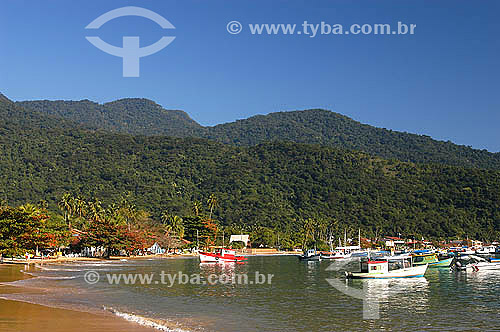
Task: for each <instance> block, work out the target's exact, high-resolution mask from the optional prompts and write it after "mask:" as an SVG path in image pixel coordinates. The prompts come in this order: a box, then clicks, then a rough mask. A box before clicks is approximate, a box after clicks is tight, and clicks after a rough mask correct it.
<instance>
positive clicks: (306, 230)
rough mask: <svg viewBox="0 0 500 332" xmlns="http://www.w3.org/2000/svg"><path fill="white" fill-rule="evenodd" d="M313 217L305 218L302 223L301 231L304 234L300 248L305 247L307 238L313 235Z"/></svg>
mask: <svg viewBox="0 0 500 332" xmlns="http://www.w3.org/2000/svg"><path fill="white" fill-rule="evenodd" d="M314 224H315V222H314V219H312V218H307V219H306V220H304V224H303V225H302V233H303V235H304V242H303V244H302V249H305V247H306V245H307V240H309V238H310V237H311V235H313V236H314Z"/></svg>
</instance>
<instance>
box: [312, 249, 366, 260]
mask: <svg viewBox="0 0 500 332" xmlns="http://www.w3.org/2000/svg"><path fill="white" fill-rule="evenodd" d="M358 252H361V248H360V247H359V246H344V247H337V248H335V250H333V251H328V252H321V258H323V259H348V258H351V257H352V256H353V254H354V253H358ZM358 257H359V256H358Z"/></svg>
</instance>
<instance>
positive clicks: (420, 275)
mask: <svg viewBox="0 0 500 332" xmlns="http://www.w3.org/2000/svg"><path fill="white" fill-rule="evenodd" d="M423 276H424V275H423V274H419V275H416V276H405V277H379V278H377V277H355V276H350V277H349V278H351V279H403V278H422V277H423Z"/></svg>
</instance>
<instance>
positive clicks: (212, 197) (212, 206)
mask: <svg viewBox="0 0 500 332" xmlns="http://www.w3.org/2000/svg"><path fill="white" fill-rule="evenodd" d="M207 204H208V208H209V209H210V215H209V217H208V219H212V213H213V211H214V209H215V208H216V207H218V206H219V202H217V197H216V196H215V194H211V195H210V197H209V198H208V200H207Z"/></svg>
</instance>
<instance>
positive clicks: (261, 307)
mask: <svg viewBox="0 0 500 332" xmlns="http://www.w3.org/2000/svg"><path fill="white" fill-rule="evenodd" d="M358 265H359V263H358V262H357V261H351V262H349V263H347V264H344V263H340V262H329V261H322V262H302V261H299V260H298V259H297V258H296V257H293V256H260V257H249V259H248V262H247V263H245V264H233V263H226V264H208V265H207V264H200V263H199V261H198V259H197V258H178V259H154V260H127V261H112V262H75V263H66V264H63V265H50V264H45V265H37V266H35V267H24V268H23V266H19V267H18V268H19V269H21V270H23V272H24V273H26V274H27V275H30V276H32V277H34V278H30V279H25V280H19V281H15V282H12V283H7V284H10V285H15V286H23V287H22V289H23V290H24V291H23V292H19V293H14V294H6V295H2V297H4V298H8V299H17V300H22V301H27V302H32V303H38V304H44V305H49V306H54V307H60V308H68V309H74V310H80V311H87V312H103V311H107V312H110V313H112V314H114V315H117V316H120V317H122V318H123V319H127V320H130V321H134V322H136V323H140V324H143V325H147V326H152V327H155V328H157V329H158V330H163V331H218V332H225V331H240V332H256V331H500V321H499V317H500V271H484V272H482V271H479V272H474V273H470V272H469V273H466V272H453V271H450V270H449V269H447V268H444V269H443V268H440V269H429V270H428V271H427V273H426V275H425V277H423V278H409V279H394V280H365V281H361V280H349V281H346V280H345V277H344V271H345V270H357V269H358ZM16 268H17V267H16ZM162 271H163V276H164V278H163V280H162V279H161V275H162ZM179 272H180V273H181V274H183V275H186V276H189V279H190V281H193V282H185V281H186V280H185V278H184V280H181V282H179ZM257 272H258V274H259V275H260V277H256V273H257ZM123 273H124V274H130V275H136V274H140V275H150V276H151V275H152V276H153V278H152V279H151V280H152V282H151V283H148V282H147V280H146V282H144V284H142V283H141V282H140V280H139V279H136V282H135V284H131V282H129V284H126V283H125V282H124V281H123V279H122V280H121V282H120V283H118V284H110V282H109V280H108V274H109V275H111V274H113V275H115V276H116V275H120V274H123ZM245 274H246V275H247V276H248V279H247V280H248V282H247V283H246V284H245V283H244V282H245V280H244V279H243V277H241V280H236V279H234V280H235V283H233V282H232V281H233V278H236V277H235V276H237V275H245ZM174 275H176V277H175V278H177V279H176V280H175V282H171V280H172V279H171V278H173V276H174ZM269 275H272V278H271V280H270V282H269V278H268V276H269ZM85 276H87V280H89V279H90V281H91V282H95V283H94V284H89V283H88V282H87V281H86V280H85ZM96 276H98V277H99V281H97V278H96ZM168 276H170V279H169V277H168ZM263 276H265V277H266V280H265V282H263V280H264V279H263V278H264V277H263ZM193 278H194V279H193ZM209 278H212V279H211V280H212V281H213V280H214V279H216V281H217V283H209V282H208V280H209ZM258 278H260V279H258ZM327 279H331V280H335V282H336V285H337V288H339V289H340V290H339V289H337V288H335V287H333V286H332V285H331V284H330V283H329V282H328V281H327ZM221 280H222V281H224V282H226V283H224V284H222V283H221V282H220V281H221ZM228 281H229V282H228ZM203 282H205V284H203ZM238 282H239V283H238ZM26 287H27V288H26ZM20 289H21V288H20ZM27 289H28V291H26V290H27ZM353 289H354V290H355V291H354V292H350V293H356V290H357V291H358V292H357V293H361V294H362V298H354V297H351V296H349V295H346V294H345V293H344V292H345V291H347V292H348V293H349V290H353ZM367 301H368V302H370V303H374V302H376V303H378V310H377V315H378V319H371V318H373V317H371V318H370V317H368V318H370V319H367V317H366V315H365V316H364V315H363V313H364V311H363V308H364V306H363V303H364V302H365V304H366V303H367ZM370 308H372V309H373V308H374V307H373V306H372V307H370ZM365 309H366V306H365Z"/></svg>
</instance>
